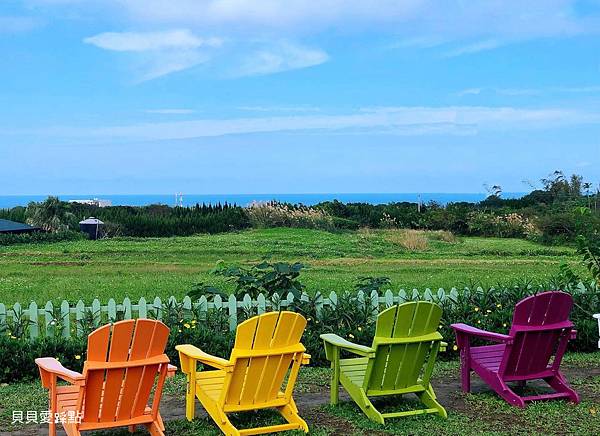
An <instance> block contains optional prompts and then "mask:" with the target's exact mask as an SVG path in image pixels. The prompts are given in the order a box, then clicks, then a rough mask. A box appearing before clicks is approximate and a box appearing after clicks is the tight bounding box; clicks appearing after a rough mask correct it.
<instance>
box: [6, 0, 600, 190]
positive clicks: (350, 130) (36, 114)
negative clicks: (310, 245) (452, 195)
mask: <svg viewBox="0 0 600 436" xmlns="http://www.w3.org/2000/svg"><path fill="white" fill-rule="evenodd" d="M557 169H561V170H563V171H564V172H565V173H568V174H571V173H578V174H581V175H583V176H584V179H585V180H586V181H590V182H592V183H594V184H595V185H598V184H599V183H600V0H528V1H522V0H519V1H514V0H468V1H467V0H378V1H373V2H366V1H364V0H320V1H318V2H315V1H309V0H286V1H283V0H279V1H277V0H260V1H257V0H169V1H168V2H167V1H164V0H0V195H36V194H55V195H60V194H101V193H104V194H149V193H156V194H172V193H174V192H183V193H187V194H253V193H336V192H346V193H368V192H390V193H392V192H482V191H483V190H484V188H483V186H484V185H486V184H487V185H496V184H498V185H500V186H502V188H503V189H504V191H507V192H508V191H510V192H521V191H526V190H529V189H531V188H530V185H529V184H525V183H524V180H528V181H529V182H531V183H533V186H539V182H538V180H539V179H541V178H543V177H545V176H547V175H548V174H549V173H550V172H552V171H554V170H557Z"/></svg>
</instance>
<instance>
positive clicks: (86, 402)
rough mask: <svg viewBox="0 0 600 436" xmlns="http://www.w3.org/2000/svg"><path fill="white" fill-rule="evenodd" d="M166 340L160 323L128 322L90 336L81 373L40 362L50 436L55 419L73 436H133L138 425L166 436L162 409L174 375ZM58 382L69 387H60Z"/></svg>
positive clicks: (47, 360)
mask: <svg viewBox="0 0 600 436" xmlns="http://www.w3.org/2000/svg"><path fill="white" fill-rule="evenodd" d="M168 337H169V328H168V327H167V326H166V325H164V324H163V323H161V322H160V321H153V320H148V319H138V320H126V321H120V322H117V323H115V324H113V325H111V324H108V325H105V326H103V327H100V328H99V329H97V330H96V331H94V332H92V333H91V334H90V335H89V336H88V347H87V361H86V362H85V363H84V366H83V374H80V373H78V372H75V371H70V370H68V369H66V368H65V367H63V366H62V365H61V364H60V362H58V360H56V359H54V358H51V357H44V358H40V359H36V360H35V363H36V364H37V365H38V367H39V369H40V376H41V379H42V385H43V386H44V388H46V389H48V390H49V397H50V417H51V419H50V424H49V427H50V428H49V435H50V436H55V435H56V424H57V423H56V420H55V419H54V417H56V416H58V417H60V419H59V422H60V421H62V422H61V423H62V425H63V427H64V429H65V431H66V433H67V435H69V436H74V435H80V434H81V432H82V431H85V430H99V429H107V428H114V427H125V426H127V427H129V431H131V432H133V431H135V428H136V426H138V425H143V426H145V427H146V428H147V429H148V430H149V431H150V434H151V435H164V433H163V431H164V429H165V427H164V425H163V422H162V418H161V417H160V413H159V411H158V406H159V403H160V398H161V394H162V389H163V384H164V381H165V378H166V377H167V374H170V375H172V374H173V373H174V371H175V370H176V368H175V367H174V366H171V365H169V358H168V357H167V355H166V354H164V350H165V346H166V344H167V339H168ZM157 376H158V382H157V384H156V388H155V390H154V396H153V399H152V404H151V406H149V405H148V400H149V397H150V394H151V391H152V387H153V386H154V383H155V381H156V378H157ZM59 378H60V379H62V380H65V381H67V382H69V383H70V385H68V386H58V385H57V379H59ZM65 418H66V419H65Z"/></svg>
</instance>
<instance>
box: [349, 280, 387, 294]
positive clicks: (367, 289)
mask: <svg viewBox="0 0 600 436" xmlns="http://www.w3.org/2000/svg"><path fill="white" fill-rule="evenodd" d="M391 283H392V282H391V280H390V278H389V277H371V276H369V277H359V278H358V281H357V282H356V285H355V286H354V288H355V289H356V291H362V292H364V293H365V294H367V295H369V294H371V292H373V291H377V293H380V292H381V290H382V289H383V288H384V287H386V286H389V285H390V284H391Z"/></svg>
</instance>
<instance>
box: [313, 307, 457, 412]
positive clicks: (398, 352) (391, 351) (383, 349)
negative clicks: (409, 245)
mask: <svg viewBox="0 0 600 436" xmlns="http://www.w3.org/2000/svg"><path fill="white" fill-rule="evenodd" d="M441 316H442V309H441V307H440V306H438V305H437V304H433V303H430V302H426V301H419V302H410V303H404V304H400V305H398V306H392V307H390V308H389V309H386V310H384V311H383V312H381V313H380V314H379V316H378V317H377V326H376V330H375V337H374V338H373V345H372V346H371V347H366V346H364V345H358V344H354V343H352V342H349V341H347V340H345V339H343V338H341V337H339V336H338V335H335V334H333V333H329V334H324V335H321V339H323V341H324V342H325V354H326V356H327V359H328V360H329V361H331V368H332V370H333V371H332V373H333V374H332V379H331V404H337V403H338V394H339V384H340V383H341V384H342V386H344V388H345V389H346V391H347V392H348V394H349V395H350V396H351V397H352V399H353V400H354V402H356V404H358V406H359V407H360V408H361V409H362V411H363V412H364V413H365V414H366V415H367V416H368V417H369V419H370V420H372V421H375V422H378V423H381V424H384V423H385V419H386V418H398V417H402V416H410V415H419V414H425V413H437V414H439V415H440V416H442V417H444V418H447V417H448V414H447V413H446V410H445V409H444V408H443V407H442V405H441V404H440V403H439V402H438V401H437V400H436V396H435V393H434V392H433V388H432V387H431V384H430V382H429V381H430V379H431V373H432V372H433V365H434V364H435V359H436V357H437V354H438V351H440V348H441V347H445V346H446V345H447V344H445V343H444V342H442V335H441V334H440V333H439V332H438V331H437V330H438V325H439V322H440V318H441ZM342 350H344V351H347V352H350V353H352V354H355V355H358V356H362V357H358V358H350V359H342V358H340V352H341V351H342ZM409 393H414V394H416V396H417V397H418V398H419V400H420V401H421V403H422V404H423V405H424V406H425V408H422V409H417V410H404V411H399V412H391V413H381V412H379V411H378V410H377V409H376V408H375V407H374V406H373V404H372V403H371V400H370V399H369V397H383V396H390V395H402V394H409Z"/></svg>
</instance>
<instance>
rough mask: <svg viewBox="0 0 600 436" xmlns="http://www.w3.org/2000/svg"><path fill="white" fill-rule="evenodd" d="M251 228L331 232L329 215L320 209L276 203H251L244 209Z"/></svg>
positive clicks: (332, 223) (332, 227) (331, 224)
mask: <svg viewBox="0 0 600 436" xmlns="http://www.w3.org/2000/svg"><path fill="white" fill-rule="evenodd" d="M246 212H247V214H248V218H249V219H250V223H251V224H252V227H255V228H259V229H260V228H269V227H298V228H306V229H320V230H333V229H334V226H335V224H334V220H333V217H332V216H331V215H329V214H328V213H327V212H324V211H323V210H320V209H315V208H312V207H306V206H290V205H287V204H281V203H277V202H269V203H252V204H251V205H250V206H248V208H247V209H246Z"/></svg>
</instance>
